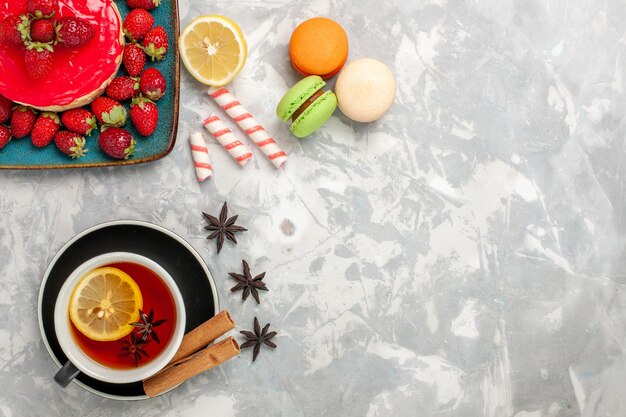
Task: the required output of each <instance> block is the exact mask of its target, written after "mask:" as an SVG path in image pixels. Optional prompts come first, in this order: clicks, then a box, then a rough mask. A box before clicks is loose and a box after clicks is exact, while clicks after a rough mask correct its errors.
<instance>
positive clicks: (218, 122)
mask: <svg viewBox="0 0 626 417" xmlns="http://www.w3.org/2000/svg"><path fill="white" fill-rule="evenodd" d="M203 124H204V127H206V128H207V130H208V131H209V132H211V135H213V137H214V138H215V139H217V141H218V142H219V143H221V144H222V146H223V147H224V148H225V149H226V150H227V151H228V153H229V154H230V156H232V157H233V158H235V160H236V161H237V162H239V165H241V166H244V165H245V164H247V163H248V161H249V160H251V159H252V152H250V150H249V149H248V148H247V147H246V145H244V144H243V143H242V142H241V141H240V140H239V139H237V138H236V137H235V135H233V132H232V131H231V130H230V129H229V128H228V127H227V126H226V125H225V124H224V122H223V121H222V119H220V118H219V116H217V115H216V114H214V113H211V115H210V116H209V117H207V118H206V119H205V120H204V122H203Z"/></svg>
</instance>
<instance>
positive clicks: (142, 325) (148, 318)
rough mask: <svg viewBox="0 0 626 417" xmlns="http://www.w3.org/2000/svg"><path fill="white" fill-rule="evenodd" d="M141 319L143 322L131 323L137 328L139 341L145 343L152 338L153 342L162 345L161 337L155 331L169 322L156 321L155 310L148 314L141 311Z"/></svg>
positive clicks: (163, 320) (164, 320)
mask: <svg viewBox="0 0 626 417" xmlns="http://www.w3.org/2000/svg"><path fill="white" fill-rule="evenodd" d="M139 318H140V319H141V321H136V322H133V323H130V325H131V326H135V327H137V329H139V330H137V336H139V340H140V341H141V342H145V341H146V340H148V336H150V337H152V340H154V341H155V342H157V343H159V344H161V341H160V340H159V336H158V335H157V334H156V331H155V330H154V328H155V327H157V326H160V325H162V324H163V323H165V322H166V321H167V319H162V320H157V321H154V310H153V309H150V313H149V314H146V313H144V312H143V311H141V310H139Z"/></svg>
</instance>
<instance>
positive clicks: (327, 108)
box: [276, 75, 337, 138]
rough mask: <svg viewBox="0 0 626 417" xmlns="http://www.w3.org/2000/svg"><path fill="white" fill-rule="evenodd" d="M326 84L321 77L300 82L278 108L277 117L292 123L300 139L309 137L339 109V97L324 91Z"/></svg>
mask: <svg viewBox="0 0 626 417" xmlns="http://www.w3.org/2000/svg"><path fill="white" fill-rule="evenodd" d="M325 85H326V83H325V82H324V80H322V78H321V77H319V76H317V75H311V76H309V77H306V78H304V79H302V80H300V81H298V82H297V83H296V84H295V85H294V86H293V87H291V88H290V89H289V91H287V93H286V94H285V95H284V96H283V98H282V99H281V100H280V103H278V106H277V107H276V115H277V116H278V117H279V118H280V119H281V120H283V121H284V122H288V120H289V119H291V120H292V122H291V131H292V132H293V134H294V135H295V136H297V137H299V138H303V137H305V136H309V135H310V134H311V133H313V132H315V131H316V130H317V129H319V128H320V127H322V126H323V125H324V123H326V121H327V120H328V119H329V118H330V116H331V115H332V114H333V113H334V112H335V109H337V97H336V96H335V94H334V93H333V92H331V91H323V90H322V89H323V88H324V86H325Z"/></svg>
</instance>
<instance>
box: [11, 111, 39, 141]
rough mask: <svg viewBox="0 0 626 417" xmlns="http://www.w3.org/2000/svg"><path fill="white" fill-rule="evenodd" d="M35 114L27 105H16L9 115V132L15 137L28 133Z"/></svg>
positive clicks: (18, 137) (33, 123)
mask: <svg viewBox="0 0 626 417" xmlns="http://www.w3.org/2000/svg"><path fill="white" fill-rule="evenodd" d="M36 119H37V116H36V115H35V111H34V110H33V109H31V108H29V107H25V106H18V107H16V108H15V110H13V114H12V115H11V132H12V133H13V137H14V138H16V139H20V138H23V137H24V136H26V135H28V134H29V133H30V132H31V131H32V130H33V126H34V125H35V120H36Z"/></svg>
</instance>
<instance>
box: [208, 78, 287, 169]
mask: <svg viewBox="0 0 626 417" xmlns="http://www.w3.org/2000/svg"><path fill="white" fill-rule="evenodd" d="M208 93H209V95H210V96H211V97H212V98H213V100H215V102H216V103H217V104H219V105H220V107H222V108H223V109H224V110H225V111H226V113H227V114H228V115H229V116H230V117H231V118H232V119H233V120H234V121H235V122H237V124H238V125H239V127H240V128H241V129H242V130H243V131H244V132H246V135H248V137H250V139H252V140H253V141H254V143H256V144H257V146H258V147H259V148H260V149H261V151H263V153H264V154H265V156H267V157H268V159H269V160H270V161H272V163H273V164H274V166H275V167H276V168H280V167H281V166H283V164H284V163H285V162H286V161H287V154H286V153H285V152H284V151H283V150H282V149H280V147H279V146H278V144H277V143H276V141H275V140H274V138H272V137H271V136H270V135H269V133H267V130H265V129H264V128H263V126H261V125H260V124H259V123H258V122H257V121H256V120H255V119H254V117H253V116H252V114H250V113H249V112H248V111H247V110H246V109H245V107H243V106H242V105H241V103H240V102H239V101H238V100H237V99H236V98H235V96H233V95H232V94H231V93H230V91H228V90H227V89H226V88H224V87H209V91H208Z"/></svg>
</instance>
